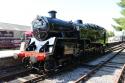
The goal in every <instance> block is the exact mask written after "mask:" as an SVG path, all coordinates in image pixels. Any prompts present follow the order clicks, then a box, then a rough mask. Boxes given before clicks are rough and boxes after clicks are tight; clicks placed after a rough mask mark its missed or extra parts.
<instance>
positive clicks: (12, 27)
mask: <svg viewBox="0 0 125 83" xmlns="http://www.w3.org/2000/svg"><path fill="white" fill-rule="evenodd" d="M0 30H11V31H31V26H25V25H18V24H10V23H3V22H0Z"/></svg>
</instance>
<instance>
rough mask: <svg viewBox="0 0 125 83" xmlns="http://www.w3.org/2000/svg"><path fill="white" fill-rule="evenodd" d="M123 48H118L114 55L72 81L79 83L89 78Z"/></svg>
mask: <svg viewBox="0 0 125 83" xmlns="http://www.w3.org/2000/svg"><path fill="white" fill-rule="evenodd" d="M123 50H124V48H123V49H122V50H120V51H119V52H117V53H116V54H115V55H114V56H112V57H111V58H109V59H108V60H106V61H104V62H102V63H101V64H99V65H97V66H96V67H95V68H94V69H92V70H91V71H90V72H89V73H87V74H85V75H83V76H82V77H80V78H79V79H77V80H76V81H74V83H80V82H84V81H86V80H87V79H89V78H90V77H91V75H92V74H94V73H96V72H97V71H98V70H99V69H100V68H102V67H103V66H104V65H105V64H106V63H108V62H109V61H110V60H112V59H113V58H114V57H115V56H116V55H118V54H119V53H120V52H121V51H123Z"/></svg>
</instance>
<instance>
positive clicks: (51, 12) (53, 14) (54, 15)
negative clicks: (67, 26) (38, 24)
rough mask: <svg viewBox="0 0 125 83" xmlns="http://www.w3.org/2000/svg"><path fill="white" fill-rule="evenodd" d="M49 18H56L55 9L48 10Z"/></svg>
mask: <svg viewBox="0 0 125 83" xmlns="http://www.w3.org/2000/svg"><path fill="white" fill-rule="evenodd" d="M48 13H49V15H50V17H51V18H56V13H57V12H56V11H54V10H52V11H49V12H48Z"/></svg>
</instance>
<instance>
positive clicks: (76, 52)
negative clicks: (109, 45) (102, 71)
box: [16, 11, 107, 72]
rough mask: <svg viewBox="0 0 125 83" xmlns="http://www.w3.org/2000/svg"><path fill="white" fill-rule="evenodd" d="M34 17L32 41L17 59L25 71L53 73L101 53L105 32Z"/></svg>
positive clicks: (52, 14)
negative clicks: (33, 69)
mask: <svg viewBox="0 0 125 83" xmlns="http://www.w3.org/2000/svg"><path fill="white" fill-rule="evenodd" d="M56 13H57V12H56V11H50V12H49V14H50V17H45V16H37V18H36V19H35V20H33V22H32V29H33V37H32V38H31V39H30V41H29V43H28V45H27V46H26V48H25V51H21V52H20V53H19V54H17V55H16V58H18V59H20V60H21V61H22V62H23V63H24V64H25V66H26V67H27V68H35V69H37V70H39V71H44V72H47V71H53V70H55V69H56V68H58V67H60V66H65V65H66V64H69V63H70V64H72V63H75V62H76V61H82V60H84V59H86V57H89V58H93V57H95V56H97V55H100V54H102V53H104V46H105V45H106V41H107V39H106V30H105V29H104V28H103V27H100V26H98V25H95V24H83V23H82V20H77V22H76V23H75V22H71V21H63V20H60V19H57V18H56Z"/></svg>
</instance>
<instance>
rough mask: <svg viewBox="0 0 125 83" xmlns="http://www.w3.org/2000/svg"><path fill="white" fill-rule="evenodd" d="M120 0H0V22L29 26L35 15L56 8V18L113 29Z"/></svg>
mask: <svg viewBox="0 0 125 83" xmlns="http://www.w3.org/2000/svg"><path fill="white" fill-rule="evenodd" d="M119 1H120V0H0V10H1V12H0V22H6V23H14V24H21V25H29V26H31V22H32V20H33V19H34V18H35V17H36V16H37V15H41V16H48V11H49V10H56V11H57V12H58V13H57V18H60V19H63V20H67V21H70V20H72V21H75V20H77V19H82V20H83V23H94V24H97V25H100V26H102V27H105V28H106V29H108V30H113V29H112V26H111V24H115V22H114V21H113V20H112V18H117V17H120V16H121V15H120V7H119V6H117V4H116V3H117V2H119Z"/></svg>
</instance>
